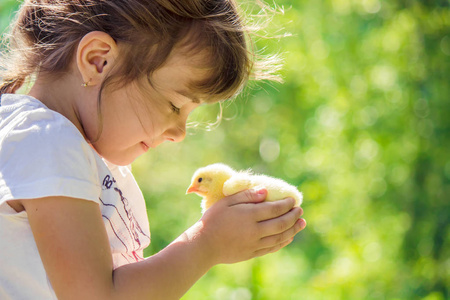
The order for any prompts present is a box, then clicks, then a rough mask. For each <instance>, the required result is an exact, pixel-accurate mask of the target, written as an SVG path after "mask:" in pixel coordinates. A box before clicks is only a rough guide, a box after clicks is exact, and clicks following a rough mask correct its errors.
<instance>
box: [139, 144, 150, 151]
mask: <svg viewBox="0 0 450 300" xmlns="http://www.w3.org/2000/svg"><path fill="white" fill-rule="evenodd" d="M141 145H142V148H143V149H144V151H145V152H147V151H148V149H150V147H149V146H148V145H147V144H146V143H145V142H141Z"/></svg>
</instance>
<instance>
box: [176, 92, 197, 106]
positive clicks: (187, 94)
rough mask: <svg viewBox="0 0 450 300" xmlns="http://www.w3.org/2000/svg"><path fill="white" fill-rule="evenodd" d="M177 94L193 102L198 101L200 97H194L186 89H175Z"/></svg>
mask: <svg viewBox="0 0 450 300" xmlns="http://www.w3.org/2000/svg"><path fill="white" fill-rule="evenodd" d="M177 93H178V94H180V95H181V96H184V97H186V98H189V99H191V101H192V102H194V103H200V102H201V101H200V99H198V98H197V97H195V96H194V95H191V94H189V92H187V91H184V90H183V91H177Z"/></svg>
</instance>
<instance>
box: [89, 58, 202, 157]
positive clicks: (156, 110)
mask: <svg viewBox="0 0 450 300" xmlns="http://www.w3.org/2000/svg"><path fill="white" fill-rule="evenodd" d="M188 61H190V59H189V58H186V57H184V56H181V55H173V56H170V57H169V58H168V60H167V62H166V64H165V65H164V66H163V67H161V68H160V69H158V70H157V71H155V72H154V73H153V75H152V84H150V83H149V82H148V81H147V79H143V80H142V82H133V83H131V84H129V85H127V86H125V87H123V88H121V89H118V90H113V91H111V92H110V93H108V92H105V93H104V94H103V96H102V107H101V116H102V120H101V124H102V125H103V126H102V131H101V135H100V137H99V138H98V139H97V140H96V141H94V142H92V146H93V147H94V148H95V150H96V151H97V152H98V153H99V154H100V155H101V156H102V157H103V158H105V159H106V160H108V161H110V162H112V163H114V164H116V165H128V164H130V163H132V162H133V161H134V160H135V159H136V158H137V157H138V156H140V155H142V154H144V153H145V152H147V151H148V150H149V148H155V147H156V146H158V145H159V144H161V143H163V142H165V141H171V142H180V141H182V140H183V139H184V137H185V133H186V120H187V118H188V116H189V114H190V113H191V112H192V111H193V110H194V109H195V108H196V107H198V106H199V105H200V101H199V100H198V99H197V98H195V96H194V95H192V94H191V91H190V90H189V89H188V84H189V82H191V80H193V79H194V80H196V79H197V80H198V79H201V78H202V77H201V76H205V74H204V72H201V71H200V70H199V69H196V68H194V67H193V66H192V65H191V64H189V63H188ZM202 73H203V74H202ZM85 129H86V128H85ZM92 130H93V132H92V133H91V134H88V137H90V138H92V139H95V137H96V136H97V135H98V134H97V135H95V133H96V130H97V129H94V128H92ZM86 133H87V132H86Z"/></svg>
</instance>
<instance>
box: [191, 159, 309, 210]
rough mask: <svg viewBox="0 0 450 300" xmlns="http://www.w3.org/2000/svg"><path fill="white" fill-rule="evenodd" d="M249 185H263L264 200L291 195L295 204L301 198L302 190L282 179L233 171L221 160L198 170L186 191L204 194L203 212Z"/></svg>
mask: <svg viewBox="0 0 450 300" xmlns="http://www.w3.org/2000/svg"><path fill="white" fill-rule="evenodd" d="M251 188H256V189H258V188H265V189H266V190H267V198H266V201H276V200H280V199H284V198H287V197H292V198H294V199H295V206H300V204H302V201H303V195H302V193H301V192H299V191H298V190H297V188H296V187H294V186H292V185H290V184H288V183H287V182H285V181H283V180H281V179H278V178H273V177H270V176H266V175H255V174H252V173H251V172H250V171H235V170H233V169H232V168H230V167H229V166H227V165H224V164H221V163H216V164H212V165H209V166H206V167H203V168H200V169H198V170H197V171H196V172H195V173H194V175H193V176H192V181H191V185H190V186H189V188H188V189H187V191H186V194H189V193H196V194H198V195H199V196H202V197H203V201H202V213H204V212H205V211H206V210H207V209H208V208H210V207H211V205H213V204H214V203H215V202H217V201H218V200H220V199H222V198H224V197H226V196H230V195H233V194H236V193H238V192H241V191H243V190H247V189H251Z"/></svg>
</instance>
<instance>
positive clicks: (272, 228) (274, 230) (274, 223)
mask: <svg viewBox="0 0 450 300" xmlns="http://www.w3.org/2000/svg"><path fill="white" fill-rule="evenodd" d="M301 213H302V210H301V209H300V208H299V207H294V208H293V209H291V210H290V211H288V212H287V213H285V214H284V215H282V216H281V217H278V218H275V219H271V220H266V221H261V222H259V224H258V226H259V230H260V236H262V237H267V236H271V235H275V234H279V233H282V232H285V231H286V230H288V229H289V228H292V227H293V226H294V225H295V223H296V222H297V221H298V219H299V218H300V215H301Z"/></svg>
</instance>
